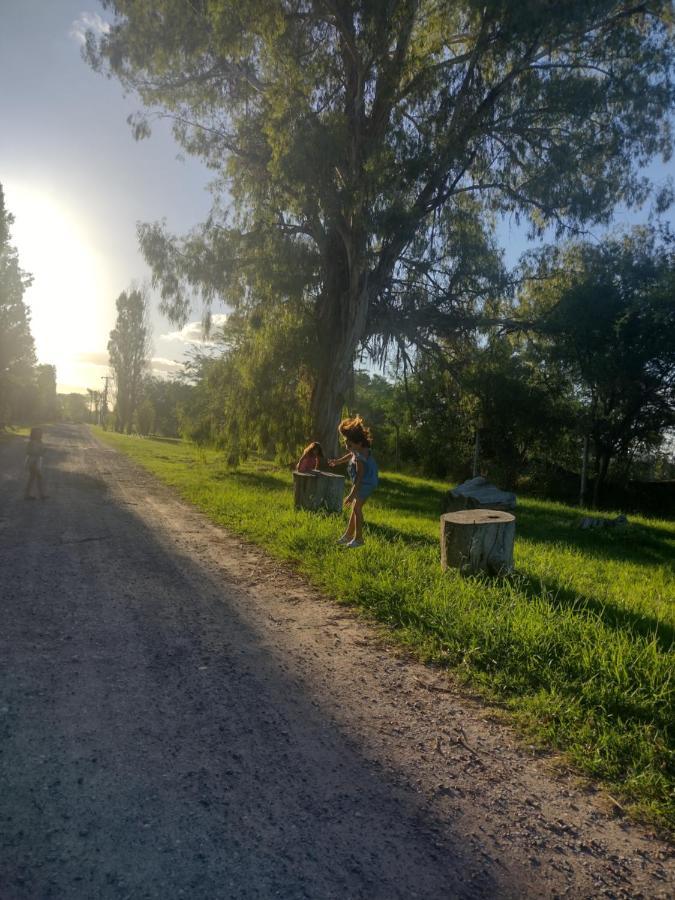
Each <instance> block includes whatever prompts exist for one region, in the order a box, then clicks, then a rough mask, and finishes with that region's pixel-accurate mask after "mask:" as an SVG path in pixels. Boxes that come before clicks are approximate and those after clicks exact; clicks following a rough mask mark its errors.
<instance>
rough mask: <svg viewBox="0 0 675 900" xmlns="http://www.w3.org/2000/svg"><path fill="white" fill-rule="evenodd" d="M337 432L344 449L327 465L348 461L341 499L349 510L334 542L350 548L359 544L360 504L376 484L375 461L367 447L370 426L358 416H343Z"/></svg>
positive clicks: (360, 542) (362, 503)
mask: <svg viewBox="0 0 675 900" xmlns="http://www.w3.org/2000/svg"><path fill="white" fill-rule="evenodd" d="M338 432H339V434H340V435H341V436H342V438H344V441H345V445H346V447H347V450H348V452H347V453H346V454H345V455H344V456H341V457H340V458H339V459H329V460H328V465H329V466H331V467H333V466H338V465H340V464H341V463H345V462H346V463H348V465H347V471H348V473H349V476H350V478H351V480H352V489H351V491H350V492H349V493H348V494H347V496H346V497H345V501H344V503H345V506H351V508H352V511H351V515H350V516H349V524H348V525H347V530H346V531H345V533H344V534H343V535H342V536H341V537H339V538H338V544H342V545H344V546H345V547H349V548H351V549H354V548H356V547H362V546H363V505H364V503H365V502H366V500H367V499H368V497H370V495H371V494H372V492H373V491H374V490H375V488H376V487H377V463H376V462H375V459H374V457H373V454H372V451H371V449H370V445H371V443H372V436H371V433H370V429H368V428H366V426H365V424H364V422H363V419H362V418H361V416H354V417H353V418H351V419H343V420H342V421H341V422H340V425H339V426H338Z"/></svg>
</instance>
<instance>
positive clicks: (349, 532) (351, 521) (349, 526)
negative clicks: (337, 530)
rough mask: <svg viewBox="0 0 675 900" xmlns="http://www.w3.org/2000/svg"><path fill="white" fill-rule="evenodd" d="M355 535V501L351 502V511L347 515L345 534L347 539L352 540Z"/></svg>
mask: <svg viewBox="0 0 675 900" xmlns="http://www.w3.org/2000/svg"><path fill="white" fill-rule="evenodd" d="M355 533H356V501H355V500H354V501H353V502H352V511H351V512H350V514H349V522H348V524H347V530H346V531H345V534H346V535H347V537H348V538H353V537H354V534H355Z"/></svg>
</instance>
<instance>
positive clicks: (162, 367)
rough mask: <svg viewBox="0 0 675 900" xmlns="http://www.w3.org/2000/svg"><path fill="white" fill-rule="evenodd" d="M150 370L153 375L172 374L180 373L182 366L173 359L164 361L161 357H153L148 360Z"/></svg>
mask: <svg viewBox="0 0 675 900" xmlns="http://www.w3.org/2000/svg"><path fill="white" fill-rule="evenodd" d="M150 368H151V369H152V371H153V373H157V374H159V373H165V372H168V373H173V372H178V371H180V370H181V369H182V368H183V366H182V364H181V363H179V362H176V360H175V359H166V358H165V357H163V356H153V358H152V359H151V360H150Z"/></svg>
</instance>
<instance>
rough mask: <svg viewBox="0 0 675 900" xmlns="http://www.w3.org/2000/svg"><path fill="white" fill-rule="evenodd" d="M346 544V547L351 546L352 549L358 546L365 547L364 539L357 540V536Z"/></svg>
mask: <svg viewBox="0 0 675 900" xmlns="http://www.w3.org/2000/svg"><path fill="white" fill-rule="evenodd" d="M345 546H346V547H349V548H350V549H352V550H353V549H355V548H356V547H363V541H357V540H356V538H354V539H353V540H351V541H350V542H349V543H348V544H346V545H345Z"/></svg>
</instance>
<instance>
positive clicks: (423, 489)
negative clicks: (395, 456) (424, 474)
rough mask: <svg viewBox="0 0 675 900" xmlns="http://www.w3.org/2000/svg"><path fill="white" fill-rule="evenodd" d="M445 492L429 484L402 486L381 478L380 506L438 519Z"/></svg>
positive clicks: (378, 491) (391, 480)
mask: <svg viewBox="0 0 675 900" xmlns="http://www.w3.org/2000/svg"><path fill="white" fill-rule="evenodd" d="M444 495H445V491H443V490H440V489H439V488H435V487H432V486H431V485H428V484H419V485H417V484H412V485H411V484H401V483H400V482H398V481H394V480H393V479H389V478H387V477H386V476H384V477H381V478H380V483H379V486H378V489H377V494H376V496H377V500H378V505H379V506H381V507H382V508H384V509H388V508H391V509H396V510H402V511H405V512H416V513H420V514H421V515H426V516H433V517H436V518H437V519H438V517H439V516H440V514H441V503H442V500H443V497H444Z"/></svg>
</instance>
